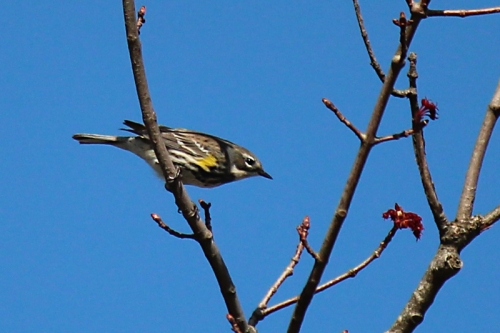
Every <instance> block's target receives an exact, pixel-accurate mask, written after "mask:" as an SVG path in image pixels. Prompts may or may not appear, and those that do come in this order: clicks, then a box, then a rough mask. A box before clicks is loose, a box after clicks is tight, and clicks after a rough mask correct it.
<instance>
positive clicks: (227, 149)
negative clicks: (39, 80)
mask: <svg viewBox="0 0 500 333" xmlns="http://www.w3.org/2000/svg"><path fill="white" fill-rule="evenodd" d="M123 123H124V124H125V125H126V126H128V127H129V128H127V129H124V128H122V130H124V131H128V132H131V133H134V134H137V136H112V135H100V134H75V135H73V139H75V140H77V141H78V142H80V143H81V144H107V145H112V146H115V147H118V148H121V149H124V150H128V151H130V152H132V153H134V154H136V155H137V156H139V157H140V158H142V159H143V160H145V161H146V162H147V163H148V164H149V165H150V166H151V167H152V168H153V169H154V170H155V171H156V173H157V174H158V175H159V176H160V177H162V178H163V174H162V172H161V170H160V166H159V164H158V160H157V158H156V155H155V152H154V150H153V147H152V145H151V143H150V140H149V137H148V133H147V131H146V127H145V126H144V125H143V124H139V123H136V122H133V121H130V120H125V121H124V122H123ZM160 132H161V135H162V137H163V140H164V141H165V145H166V146H167V150H168V153H169V155H170V157H171V158H172V162H173V163H174V164H175V165H176V166H177V167H179V168H180V169H181V175H182V181H183V183H184V184H186V185H195V186H199V187H216V186H219V185H222V184H226V183H230V182H233V181H235V180H240V179H244V178H248V177H253V176H263V177H265V178H269V179H273V178H272V177H271V176H270V175H269V174H268V173H267V172H265V171H264V169H263V168H262V164H261V163H260V161H259V159H258V158H257V157H256V156H255V155H254V154H252V153H251V152H250V151H249V150H247V149H245V148H243V147H241V146H238V145H236V144H234V143H232V142H230V141H227V140H224V139H221V138H218V137H216V136H213V135H210V134H205V133H200V132H195V131H190V130H187V129H183V128H169V127H166V126H160Z"/></svg>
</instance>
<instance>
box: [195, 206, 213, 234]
mask: <svg viewBox="0 0 500 333" xmlns="http://www.w3.org/2000/svg"><path fill="white" fill-rule="evenodd" d="M198 202H199V203H200V206H201V208H203V211H204V212H205V225H206V226H207V229H208V230H210V231H212V216H211V215H210V207H212V204H211V203H210V202H206V201H204V200H202V199H200V200H198Z"/></svg>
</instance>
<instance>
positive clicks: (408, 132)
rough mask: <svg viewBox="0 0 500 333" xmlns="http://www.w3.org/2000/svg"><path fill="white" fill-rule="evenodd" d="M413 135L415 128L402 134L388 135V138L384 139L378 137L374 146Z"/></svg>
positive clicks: (383, 137)
mask: <svg viewBox="0 0 500 333" xmlns="http://www.w3.org/2000/svg"><path fill="white" fill-rule="evenodd" d="M413 133H414V131H413V128H410V129H407V130H404V131H402V132H400V133H395V134H392V135H386V136H382V137H376V138H375V142H374V144H376V145H377V144H379V143H382V142H387V141H394V140H399V139H401V138H407V137H409V136H410V135H413Z"/></svg>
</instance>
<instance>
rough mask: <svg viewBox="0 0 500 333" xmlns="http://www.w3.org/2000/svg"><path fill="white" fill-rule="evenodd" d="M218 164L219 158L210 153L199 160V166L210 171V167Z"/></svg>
mask: <svg viewBox="0 0 500 333" xmlns="http://www.w3.org/2000/svg"><path fill="white" fill-rule="evenodd" d="M216 165H217V159H216V158H215V157H214V156H213V155H208V156H207V157H205V158H202V159H199V160H198V166H200V167H201V168H203V170H205V171H206V172H210V167H214V166H216Z"/></svg>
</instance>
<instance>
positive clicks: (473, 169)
mask: <svg viewBox="0 0 500 333" xmlns="http://www.w3.org/2000/svg"><path fill="white" fill-rule="evenodd" d="M499 115H500V81H499V83H498V85H497V88H496V89H495V93H494V94H493V98H492V99H491V102H490V104H489V105H488V108H487V109H486V115H485V116H484V120H483V124H482V125H481V130H480V131H479V135H478V137H477V140H476V145H475V146H474V149H473V150H472V156H471V159H470V162H469V168H468V169H467V174H466V176H465V182H464V187H463V189H462V196H461V197H460V202H459V204H458V212H457V216H456V219H457V220H458V221H465V220H466V219H467V218H469V217H470V216H471V215H472V210H473V208H474V199H475V198H476V190H477V182H478V180H479V173H480V172H481V167H482V165H483V159H484V155H485V154H486V149H487V148H488V143H489V141H490V138H491V134H492V133H493V129H494V128H495V124H496V121H497V119H498V116H499Z"/></svg>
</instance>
